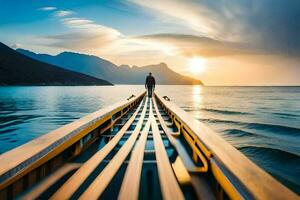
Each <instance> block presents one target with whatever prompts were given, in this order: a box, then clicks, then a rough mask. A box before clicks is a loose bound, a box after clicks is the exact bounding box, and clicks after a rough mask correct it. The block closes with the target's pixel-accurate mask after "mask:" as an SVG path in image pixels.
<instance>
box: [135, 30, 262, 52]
mask: <svg viewBox="0 0 300 200" xmlns="http://www.w3.org/2000/svg"><path fill="white" fill-rule="evenodd" d="M136 38H137V39H141V40H146V41H156V42H160V43H163V44H167V45H169V46H173V47H174V48H173V50H175V52H176V53H179V54H181V55H184V56H187V57H192V56H203V57H218V56H226V55H243V54H257V53H265V52H264V51H263V50H262V49H257V48H254V47H251V45H250V44H247V43H241V42H225V41H218V40H215V39H211V38H208V37H200V36H195V35H184V34H154V35H144V36H138V37H136Z"/></svg>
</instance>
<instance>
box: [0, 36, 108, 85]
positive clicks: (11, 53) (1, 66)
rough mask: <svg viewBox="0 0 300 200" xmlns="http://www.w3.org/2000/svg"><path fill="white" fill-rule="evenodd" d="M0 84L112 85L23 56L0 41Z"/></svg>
mask: <svg viewBox="0 0 300 200" xmlns="http://www.w3.org/2000/svg"><path fill="white" fill-rule="evenodd" d="M0 85H112V84H111V83H110V82H108V81H105V80H102V79H98V78H95V77H92V76H88V75H86V74H81V73H78V72H74V71H70V70H66V69H63V68H60V67H57V66H54V65H51V64H48V63H44V62H41V61H38V60H35V59H32V58H30V57H28V56H25V55H23V54H21V53H19V52H17V51H15V50H13V49H11V48H9V47H8V46H6V45H5V44H3V43H1V42H0Z"/></svg>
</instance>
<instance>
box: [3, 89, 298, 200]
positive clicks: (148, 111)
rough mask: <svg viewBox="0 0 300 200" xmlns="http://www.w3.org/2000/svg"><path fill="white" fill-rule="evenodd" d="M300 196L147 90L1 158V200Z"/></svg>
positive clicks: (167, 101)
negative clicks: (150, 96) (15, 199)
mask: <svg viewBox="0 0 300 200" xmlns="http://www.w3.org/2000/svg"><path fill="white" fill-rule="evenodd" d="M13 198H19V199H54V200H56V199H57V200H62V199H89V200H92V199H130V200H132V199H170V200H171V199H172V200H173V199H280V200H282V199H299V197H298V196H297V195H296V194H294V193H293V192H292V191H290V190H289V189H288V188H286V187H285V186H283V185H282V184H281V183H279V182H278V181H276V180H275V179H274V178H273V177H272V176H270V175H269V174H268V173H266V172H265V171H263V170H262V169H261V168H259V167H258V166H256V165H255V164H254V163H253V162H252V161H250V160H249V159H248V158H247V157H246V156H244V155H243V154H242V153H240V152H239V151H238V150H236V149H235V148H234V147H232V146H231V145H230V144H229V143H227V142H226V141H224V140H223V139H222V138H221V137H220V136H219V135H218V134H216V133H215V132H213V131H212V130H210V129H209V128H208V127H206V126H205V125H203V124H202V123H200V122H199V121H197V120H195V119H194V118H192V117H191V116H189V115H188V114H187V113H186V112H184V111H183V110H182V109H180V108H179V107H178V106H176V105H175V104H174V103H172V102H171V101H170V100H169V99H168V98H165V99H164V98H161V97H159V96H157V95H156V94H155V96H154V97H152V98H147V97H146V95H145V93H142V94H140V95H138V96H132V97H131V98H129V99H127V100H124V101H122V102H119V103H117V104H114V105H112V106H109V107H107V108H104V109H101V110H99V111H97V112H94V113H92V114H90V115H88V116H86V117H83V118H81V119H79V120H76V121H74V122H72V123H70V124H68V125H65V126H63V127H61V128H59V129H57V130H55V131H52V132H50V133H48V134H45V135H43V136H41V137H39V138H37V139H35V140H32V141H30V142H28V143H27V144H24V145H22V146H20V147H18V148H16V149H13V150H11V151H9V152H7V153H5V154H3V155H1V156H0V199H13Z"/></svg>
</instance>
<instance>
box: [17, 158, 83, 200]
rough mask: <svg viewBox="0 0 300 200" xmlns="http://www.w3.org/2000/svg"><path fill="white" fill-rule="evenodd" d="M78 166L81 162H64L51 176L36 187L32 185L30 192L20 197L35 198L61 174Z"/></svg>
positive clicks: (57, 179) (28, 199) (63, 174)
mask: <svg viewBox="0 0 300 200" xmlns="http://www.w3.org/2000/svg"><path fill="white" fill-rule="evenodd" d="M80 166H81V164H78V163H72V164H66V165H64V166H62V167H61V168H59V169H58V170H57V171H56V172H54V173H53V174H51V176H49V177H48V178H46V179H45V180H43V181H42V182H41V183H40V184H39V185H38V186H37V187H34V188H33V189H32V190H31V191H30V192H28V193H27V194H26V195H24V196H22V197H21V199H24V200H31V199H37V198H38V197H39V196H40V195H41V194H43V192H45V191H46V190H47V189H48V188H49V187H51V186H52V185H53V184H54V183H56V182H57V181H59V180H60V179H61V178H62V177H63V176H65V175H66V174H67V173H69V172H71V171H73V170H76V169H78V168H79V167H80Z"/></svg>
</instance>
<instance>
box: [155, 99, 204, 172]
mask: <svg viewBox="0 0 300 200" xmlns="http://www.w3.org/2000/svg"><path fill="white" fill-rule="evenodd" d="M153 102H154V108H155V111H156V114H157V117H158V120H159V122H160V124H161V127H162V129H163V130H164V132H165V133H166V135H167V137H168V139H169V141H170V142H171V144H172V146H173V147H174V148H175V149H176V151H177V153H178V155H179V157H180V158H181V160H182V161H183V163H184V166H185V167H186V168H187V170H188V171H190V172H206V171H207V170H208V164H207V161H206V159H205V158H204V156H203V155H202V156H201V161H202V164H203V167H198V166H197V165H195V163H194V161H193V160H192V159H191V156H190V155H189V154H188V152H187V151H186V149H185V148H184V147H183V145H182V144H181V142H180V141H179V139H178V138H175V137H174V136H173V134H172V133H171V131H170V129H169V128H168V127H167V125H166V124H165V120H164V119H163V118H162V116H161V114H160V112H159V110H158V107H157V103H156V100H155V99H154V100H153ZM200 154H201V153H200Z"/></svg>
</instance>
